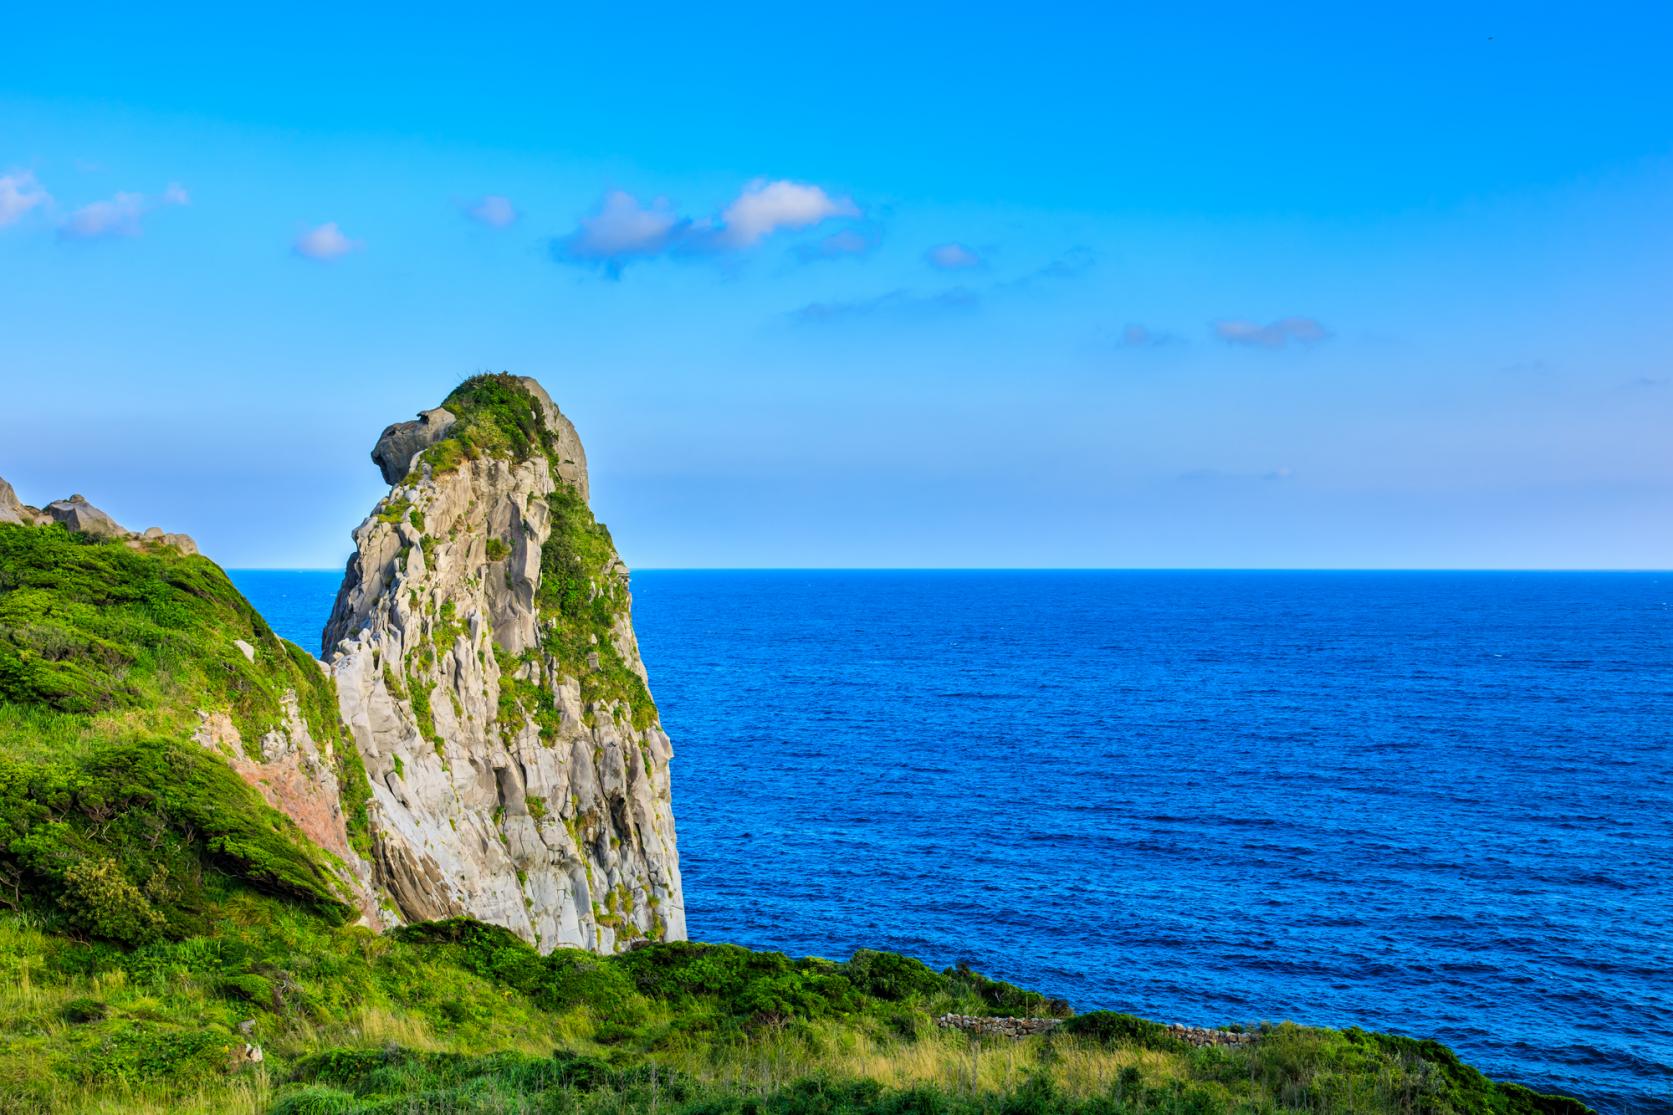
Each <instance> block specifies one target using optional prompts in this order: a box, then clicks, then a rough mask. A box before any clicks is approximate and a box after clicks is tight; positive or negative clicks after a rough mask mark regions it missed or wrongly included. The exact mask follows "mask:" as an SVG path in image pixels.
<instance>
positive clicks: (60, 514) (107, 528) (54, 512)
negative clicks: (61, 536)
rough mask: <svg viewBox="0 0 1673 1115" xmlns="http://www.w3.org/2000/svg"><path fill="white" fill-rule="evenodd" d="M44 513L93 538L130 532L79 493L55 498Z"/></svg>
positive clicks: (125, 534)
mask: <svg viewBox="0 0 1673 1115" xmlns="http://www.w3.org/2000/svg"><path fill="white" fill-rule="evenodd" d="M46 513H47V514H48V515H51V516H52V518H53V519H54V521H56V522H60V523H63V524H64V525H65V526H66V527H68V528H69V529H71V530H74V531H80V532H81V533H82V534H87V535H91V536H92V537H94V538H126V537H128V536H129V534H131V533H132V532H131V531H128V530H126V529H124V528H123V527H122V525H121V524H119V523H118V522H117V521H116V520H115V519H113V518H111V517H110V516H109V515H107V514H105V513H104V512H103V511H100V510H99V509H98V508H97V507H94V506H93V505H92V504H91V503H88V502H87V497H86V496H84V495H81V494H79V493H78V494H76V495H73V496H71V497H70V498H69V499H60V500H55V501H53V502H52V503H49V504H47V505H46Z"/></svg>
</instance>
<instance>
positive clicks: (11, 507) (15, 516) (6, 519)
mask: <svg viewBox="0 0 1673 1115" xmlns="http://www.w3.org/2000/svg"><path fill="white" fill-rule="evenodd" d="M34 521H35V518H34V516H33V515H30V516H29V517H28V518H27V519H26V518H24V511H23V504H21V503H19V502H18V500H17V493H16V492H14V491H13V490H12V486H11V485H10V484H8V483H6V481H5V479H4V478H0V523H33V522H34Z"/></svg>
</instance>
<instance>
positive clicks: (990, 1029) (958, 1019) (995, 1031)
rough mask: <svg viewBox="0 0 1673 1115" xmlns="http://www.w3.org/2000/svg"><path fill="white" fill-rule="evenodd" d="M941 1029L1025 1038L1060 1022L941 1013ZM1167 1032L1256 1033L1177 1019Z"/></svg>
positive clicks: (1222, 1039)
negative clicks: (1189, 1024)
mask: <svg viewBox="0 0 1673 1115" xmlns="http://www.w3.org/2000/svg"><path fill="white" fill-rule="evenodd" d="M935 1024H936V1025H937V1026H940V1027H941V1028H942V1029H944V1030H963V1031H964V1032H965V1033H969V1034H981V1035H984V1036H999V1037H1007V1038H1026V1037H1032V1036H1034V1035H1036V1034H1045V1033H1050V1032H1051V1031H1052V1030H1055V1029H1056V1028H1057V1027H1058V1026H1060V1025H1061V1024H1062V1020H1061V1019H1057V1018H1000V1017H993V1016H989V1015H981V1014H944V1015H942V1016H941V1017H940V1018H937V1019H936V1020H935ZM1168 1036H1169V1037H1171V1038H1176V1039H1178V1040H1179V1041H1182V1042H1185V1043H1186V1044H1187V1045H1195V1046H1198V1047H1201V1046H1206V1045H1247V1044H1249V1043H1251V1042H1253V1041H1255V1040H1256V1039H1257V1038H1258V1037H1259V1036H1260V1035H1258V1034H1252V1033H1245V1032H1243V1031H1240V1030H1210V1029H1206V1028H1204V1027H1201V1026H1183V1025H1181V1024H1179V1023H1178V1022H1175V1023H1172V1024H1171V1025H1169V1026H1168Z"/></svg>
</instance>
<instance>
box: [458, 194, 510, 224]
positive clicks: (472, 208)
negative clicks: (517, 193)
mask: <svg viewBox="0 0 1673 1115" xmlns="http://www.w3.org/2000/svg"><path fill="white" fill-rule="evenodd" d="M459 208H460V210H461V211H463V212H464V214H465V216H467V217H469V218H470V219H471V220H473V221H475V222H477V223H478V224H484V225H487V226H488V227H489V228H509V227H510V226H511V225H514V224H516V223H517V218H518V217H520V216H522V214H521V213H519V212H518V211H517V207H516V206H515V205H513V204H511V199H510V198H508V197H503V196H501V195H499V194H484V195H483V196H481V197H479V198H477V199H476V200H475V201H468V202H465V203H464V204H463V205H461V206H460V207H459Z"/></svg>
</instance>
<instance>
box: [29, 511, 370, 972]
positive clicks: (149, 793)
mask: <svg viewBox="0 0 1673 1115" xmlns="http://www.w3.org/2000/svg"><path fill="white" fill-rule="evenodd" d="M240 639H241V640H243V641H245V642H246V643H248V644H250V645H251V646H253V647H254V648H255V656H254V660H253V661H251V660H250V659H247V658H246V657H245V656H244V654H243V653H242V652H241V651H240V650H239V649H238V647H237V646H236V645H235V640H240ZM287 693H294V694H295V695H296V696H297V699H298V704H299V708H300V713H301V716H302V718H303V719H304V720H305V721H306V722H307V725H308V728H309V731H310V734H312V735H313V736H314V737H315V739H316V740H318V741H320V742H321V743H322V744H327V745H330V746H331V747H332V749H333V752H334V754H335V755H336V756H337V761H338V766H339V770H338V772H337V773H338V777H339V779H340V782H341V786H342V788H343V790H344V801H345V805H346V808H347V811H348V814H349V816H348V818H347V820H348V827H349V829H350V835H351V840H353V841H355V842H356V843H357V844H358V845H359V846H361V847H369V832H368V830H367V818H366V805H365V803H366V799H367V797H368V796H369V793H370V787H369V786H368V785H367V784H366V776H365V771H364V769H363V768H362V766H361V764H360V760H359V756H358V755H357V754H356V753H355V751H354V748H353V746H352V744H351V743H350V742H349V740H348V739H347V737H346V735H345V733H344V732H343V730H342V725H341V721H340V720H339V718H338V714H337V702H336V696H335V694H334V693H333V691H332V689H331V684H330V682H329V681H328V679H327V678H326V677H325V675H324V674H323V672H322V671H321V670H320V669H319V667H318V665H317V664H316V663H315V662H314V661H313V660H312V659H311V658H309V657H308V655H307V654H306V653H304V652H303V651H301V650H300V649H299V648H297V647H295V646H293V645H291V644H289V643H286V642H284V641H282V640H280V639H279V638H277V637H276V636H275V635H274V634H273V632H272V631H271V630H270V629H269V628H268V627H267V624H266V623H265V622H263V621H262V619H261V617H260V616H259V615H257V614H256V612H255V611H254V609H252V608H251V607H250V605H249V603H248V602H247V601H245V600H244V598H243V597H242V596H241V595H239V593H238V591H237V590H236V589H235V588H234V587H233V586H232V583H231V582H230V581H228V580H227V578H226V575H225V574H224V573H222V572H221V570H220V569H219V568H218V567H216V566H215V564H214V563H213V562H210V561H208V560H207V559H205V558H202V557H197V556H187V555H184V554H181V553H180V552H178V551H176V550H174V549H171V548H169V547H166V546H162V545H147V546H142V547H139V548H131V547H129V546H127V545H124V544H123V543H120V542H96V541H94V540H91V539H89V538H86V537H83V536H78V535H72V534H70V533H68V532H67V531H65V530H64V529H63V528H62V527H60V526H57V525H53V526H42V527H35V526H13V525H0V908H11V909H14V910H17V911H20V912H29V913H34V914H37V915H39V916H41V917H43V918H45V919H47V923H48V924H50V925H52V926H54V927H57V928H62V929H63V930H64V931H66V932H71V933H76V934H81V935H86V936H90V937H98V938H104V939H108V940H113V941H119V942H123V943H127V944H142V943H145V942H148V941H150V940H152V939H154V938H158V937H183V936H189V935H192V934H195V933H198V932H201V931H202V929H203V927H204V926H205V924H206V923H207V922H208V920H209V919H211V918H212V917H213V911H214V909H215V907H216V904H217V903H218V902H219V901H220V900H221V899H222V898H223V897H224V896H225V895H226V894H227V893H229V892H230V891H232V890H236V889H238V888H242V887H254V888H258V889H260V890H263V891H265V892H268V893H273V894H284V895H286V896H289V897H290V898H292V899H294V900H295V901H298V902H301V903H304V904H307V905H309V906H311V907H312V908H314V909H315V910H317V911H320V912H322V913H325V914H327V915H329V916H332V917H339V918H340V917H342V916H344V915H345V914H346V913H347V909H348V907H347V906H346V905H345V903H344V901H343V897H344V895H343V888H342V884H341V883H340V881H339V880H338V878H337V876H336V875H335V873H334V872H333V870H332V863H331V860H330V858H329V857H328V856H327V855H326V853H324V852H322V851H321V850H320V849H318V848H317V847H315V846H314V845H313V844H311V843H310V842H309V841H307V840H306V839H305V838H304V837H303V836H302V835H301V833H300V832H299V831H298V830H297V829H296V826H295V825H294V824H293V823H292V822H291V821H290V820H289V819H288V818H286V817H285V816H284V815H282V814H280V813H278V812H276V811H275V810H273V809H271V808H270V807H268V806H267V804H266V803H265V802H264V801H263V800H262V799H261V797H260V795H258V794H257V793H256V792H255V791H254V790H253V789H251V788H250V787H249V786H248V785H246V784H245V782H244V781H243V780H242V779H241V778H240V777H239V776H238V775H237V774H235V773H234V772H233V771H232V769H231V768H230V767H229V766H227V764H226V763H224V762H222V761H221V760H220V759H219V758H217V757H215V756H214V755H212V754H210V753H208V752H207V751H205V750H204V749H203V748H202V747H201V746H199V745H198V744H197V743H195V742H193V741H192V738H191V737H192V733H193V732H194V731H196V730H197V729H198V727H199V725H200V723H201V718H200V715H199V713H200V710H201V711H202V712H210V713H224V714H226V715H227V716H228V717H229V719H230V720H231V722H232V723H233V725H234V726H235V727H236V728H237V729H238V731H239V733H240V736H241V738H242V740H243V741H244V744H245V748H246V750H247V751H248V750H249V749H250V748H251V747H253V745H254V744H255V742H256V740H257V739H258V738H259V737H260V736H261V735H262V734H263V733H265V732H266V731H267V730H268V729H270V728H273V727H275V726H278V725H279V724H280V723H281V722H282V719H283V706H282V702H283V700H284V697H285V695H286V694H287Z"/></svg>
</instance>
